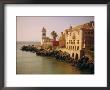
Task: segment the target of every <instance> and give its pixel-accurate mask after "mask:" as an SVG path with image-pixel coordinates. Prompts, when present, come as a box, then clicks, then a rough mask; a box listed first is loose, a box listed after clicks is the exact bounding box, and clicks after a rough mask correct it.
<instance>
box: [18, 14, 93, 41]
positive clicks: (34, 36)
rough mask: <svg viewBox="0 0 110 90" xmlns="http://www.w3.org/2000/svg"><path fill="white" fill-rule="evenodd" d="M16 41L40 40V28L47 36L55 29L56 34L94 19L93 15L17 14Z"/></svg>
mask: <svg viewBox="0 0 110 90" xmlns="http://www.w3.org/2000/svg"><path fill="white" fill-rule="evenodd" d="M16 18H17V19H16V23H17V41H37V42H39V41H41V38H42V28H43V27H45V28H46V31H47V33H46V34H47V36H48V37H50V38H51V34H50V33H51V32H52V31H56V32H57V34H58V36H60V34H61V32H63V31H64V30H65V29H67V28H69V27H70V25H71V26H72V27H74V26H77V25H81V24H84V23H87V22H89V21H94V17H93V16H17V17H16Z"/></svg>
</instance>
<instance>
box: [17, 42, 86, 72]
mask: <svg viewBox="0 0 110 90" xmlns="http://www.w3.org/2000/svg"><path fill="white" fill-rule="evenodd" d="M32 44H37V43H35V42H17V61H16V73H17V74H81V73H85V72H84V71H83V72H82V71H80V70H79V69H78V68H76V67H73V66H71V65H70V64H67V63H65V62H59V61H56V59H54V58H52V57H43V56H36V54H35V53H32V52H25V51H21V50H20V48H21V47H22V46H23V45H32ZM86 73H87V72H86Z"/></svg>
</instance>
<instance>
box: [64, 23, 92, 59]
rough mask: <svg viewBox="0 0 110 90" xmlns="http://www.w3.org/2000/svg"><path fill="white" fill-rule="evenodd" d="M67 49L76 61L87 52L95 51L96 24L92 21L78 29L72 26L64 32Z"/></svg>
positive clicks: (79, 26)
mask: <svg viewBox="0 0 110 90" xmlns="http://www.w3.org/2000/svg"><path fill="white" fill-rule="evenodd" d="M64 33H65V39H66V49H68V50H69V53H70V55H71V56H72V57H74V58H75V59H79V58H80V57H82V56H83V55H85V51H89V50H93V49H94V22H93V21H90V22H89V23H85V24H82V25H78V26H76V27H72V26H70V28H69V29H66V30H65V31H64Z"/></svg>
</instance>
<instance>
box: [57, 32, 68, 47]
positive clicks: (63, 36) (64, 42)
mask: <svg viewBox="0 0 110 90" xmlns="http://www.w3.org/2000/svg"><path fill="white" fill-rule="evenodd" d="M65 46H66V39H65V33H63V32H61V36H60V38H59V47H60V48H65Z"/></svg>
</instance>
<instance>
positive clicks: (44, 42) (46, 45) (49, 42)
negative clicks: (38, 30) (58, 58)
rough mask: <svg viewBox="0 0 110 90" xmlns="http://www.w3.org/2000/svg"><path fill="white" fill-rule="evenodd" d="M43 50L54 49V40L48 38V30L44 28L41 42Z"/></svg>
mask: <svg viewBox="0 0 110 90" xmlns="http://www.w3.org/2000/svg"><path fill="white" fill-rule="evenodd" d="M41 45H42V48H45V49H48V48H50V47H52V39H50V38H49V37H47V36H46V28H44V27H43V28H42V40H41Z"/></svg>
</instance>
